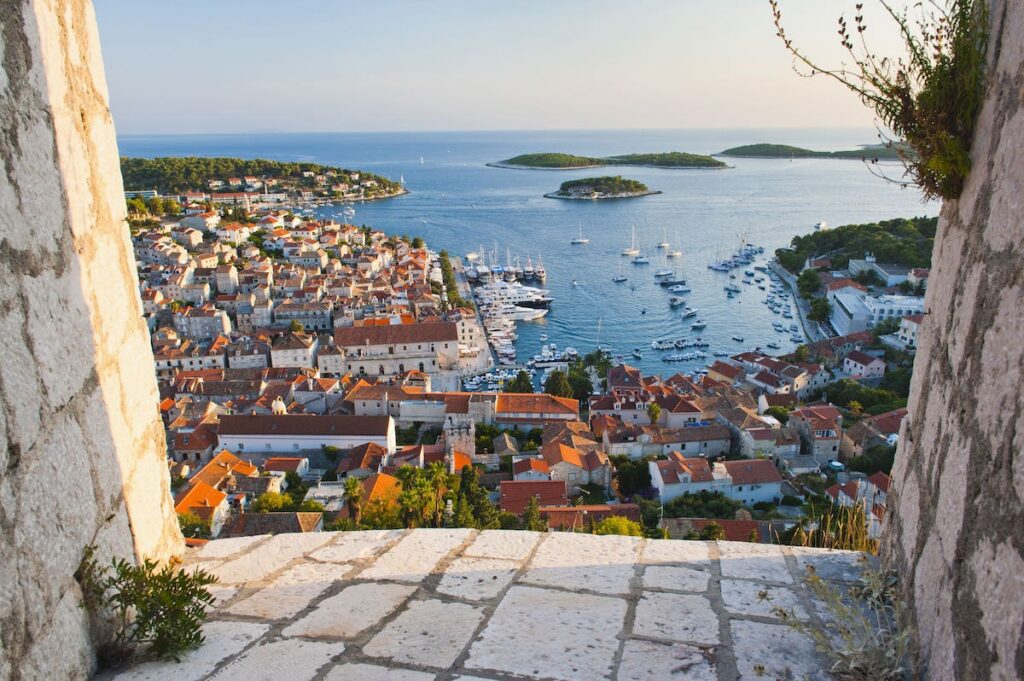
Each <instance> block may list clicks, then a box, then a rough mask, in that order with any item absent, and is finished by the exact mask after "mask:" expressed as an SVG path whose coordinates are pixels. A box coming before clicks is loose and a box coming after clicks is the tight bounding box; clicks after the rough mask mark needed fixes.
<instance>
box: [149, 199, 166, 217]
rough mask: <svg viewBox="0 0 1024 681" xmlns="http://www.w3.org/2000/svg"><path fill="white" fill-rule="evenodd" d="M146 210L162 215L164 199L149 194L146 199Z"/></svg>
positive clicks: (151, 213) (152, 213)
mask: <svg viewBox="0 0 1024 681" xmlns="http://www.w3.org/2000/svg"><path fill="white" fill-rule="evenodd" d="M146 211H147V212H148V213H149V214H150V215H163V214H164V200H163V199H161V198H160V197H159V196H151V197H149V198H148V199H146Z"/></svg>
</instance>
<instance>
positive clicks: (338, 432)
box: [218, 414, 397, 454]
mask: <svg viewBox="0 0 1024 681" xmlns="http://www.w3.org/2000/svg"><path fill="white" fill-rule="evenodd" d="M218 436H219V438H220V446H221V447H223V448H224V449H227V450H228V451H230V452H236V453H244V452H302V451H317V450H321V449H323V448H324V447H335V448H337V449H351V448H352V447H357V446H359V445H361V444H365V443H367V442H372V443H374V444H376V445H379V446H380V447H383V448H384V449H386V450H387V451H388V453H389V454H392V453H394V451H395V449H396V447H397V445H396V441H395V421H394V419H392V418H391V417H390V416H315V415H310V414H286V415H273V416H268V415H257V414H246V415H232V416H222V417H221V418H220V427H219V429H218Z"/></svg>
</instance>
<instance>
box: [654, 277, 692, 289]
mask: <svg viewBox="0 0 1024 681" xmlns="http://www.w3.org/2000/svg"><path fill="white" fill-rule="evenodd" d="M658 284H659V285H660V286H664V287H666V288H669V287H672V286H686V279H673V278H671V277H668V278H666V279H662V280H661V281H659V282H658Z"/></svg>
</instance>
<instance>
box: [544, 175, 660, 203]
mask: <svg viewBox="0 0 1024 681" xmlns="http://www.w3.org/2000/svg"><path fill="white" fill-rule="evenodd" d="M660 193H661V192H660V191H651V190H650V189H648V188H647V185H645V184H644V183H643V182H639V181H637V180H630V179H627V178H624V177H622V176H621V175H615V176H606V177H585V178H582V179H579V180H569V181H568V182H563V183H562V185H561V186H560V187H559V188H558V191H557V192H551V193H550V194H545V195H544V196H546V197H547V198H549V199H587V200H600V199H628V198H632V197H635V196H647V195H649V194H660Z"/></svg>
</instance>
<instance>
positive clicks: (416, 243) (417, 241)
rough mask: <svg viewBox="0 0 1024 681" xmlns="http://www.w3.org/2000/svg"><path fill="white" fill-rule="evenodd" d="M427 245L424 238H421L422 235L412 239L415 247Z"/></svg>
mask: <svg viewBox="0 0 1024 681" xmlns="http://www.w3.org/2000/svg"><path fill="white" fill-rule="evenodd" d="M425 245H426V244H424V243H423V239H421V238H420V237H415V238H414V239H413V240H412V247H413V248H423V247H424V246H425Z"/></svg>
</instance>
